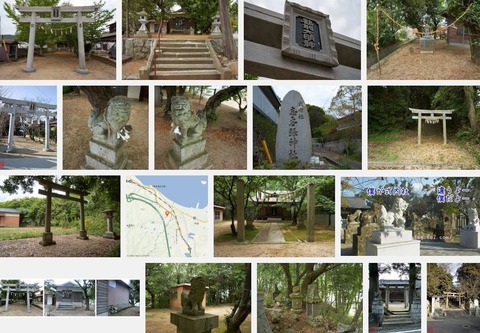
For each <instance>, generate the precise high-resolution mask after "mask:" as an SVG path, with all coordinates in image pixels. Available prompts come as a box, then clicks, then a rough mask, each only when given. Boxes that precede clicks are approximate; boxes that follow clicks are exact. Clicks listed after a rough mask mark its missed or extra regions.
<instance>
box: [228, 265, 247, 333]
mask: <svg viewBox="0 0 480 333" xmlns="http://www.w3.org/2000/svg"><path fill="white" fill-rule="evenodd" d="M244 265H245V279H244V283H243V289H242V293H241V297H240V298H239V299H237V300H236V302H235V305H234V307H233V310H232V312H230V314H229V315H227V316H226V317H225V320H226V322H227V333H241V331H240V325H241V324H242V323H243V322H244V321H245V319H246V318H247V316H248V315H249V314H250V312H251V296H250V295H251V289H252V287H251V283H252V275H251V270H252V267H251V266H252V264H250V263H245V264H244Z"/></svg>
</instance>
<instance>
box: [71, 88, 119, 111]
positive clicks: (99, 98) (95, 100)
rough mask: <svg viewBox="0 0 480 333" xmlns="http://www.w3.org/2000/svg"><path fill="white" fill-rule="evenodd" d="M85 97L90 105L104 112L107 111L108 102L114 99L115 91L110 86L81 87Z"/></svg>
mask: <svg viewBox="0 0 480 333" xmlns="http://www.w3.org/2000/svg"><path fill="white" fill-rule="evenodd" d="M78 88H79V89H80V90H81V91H82V92H83V93H84V94H85V95H87V98H88V101H89V102H90V105H92V106H93V107H94V108H96V109H98V110H100V111H102V112H104V111H105V110H106V109H107V106H108V101H109V100H110V98H112V97H113V89H112V87H109V86H79V87H78Z"/></svg>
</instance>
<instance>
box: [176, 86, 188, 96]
mask: <svg viewBox="0 0 480 333" xmlns="http://www.w3.org/2000/svg"><path fill="white" fill-rule="evenodd" d="M186 89H187V86H178V96H183V95H184V94H185V90H186Z"/></svg>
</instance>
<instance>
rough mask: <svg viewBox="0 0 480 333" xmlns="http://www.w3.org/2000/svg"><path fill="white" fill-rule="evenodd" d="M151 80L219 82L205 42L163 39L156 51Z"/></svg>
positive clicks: (218, 76)
mask: <svg viewBox="0 0 480 333" xmlns="http://www.w3.org/2000/svg"><path fill="white" fill-rule="evenodd" d="M155 57H156V59H155V61H153V62H152V68H151V72H150V77H149V78H150V80H155V73H156V79H157V80H219V79H220V78H221V74H220V72H219V71H218V70H217V69H216V68H215V65H214V60H213V58H212V54H211V53H210V51H209V48H208V46H207V45H206V42H205V41H204V40H171V39H163V40H161V41H160V46H157V49H156V50H155Z"/></svg>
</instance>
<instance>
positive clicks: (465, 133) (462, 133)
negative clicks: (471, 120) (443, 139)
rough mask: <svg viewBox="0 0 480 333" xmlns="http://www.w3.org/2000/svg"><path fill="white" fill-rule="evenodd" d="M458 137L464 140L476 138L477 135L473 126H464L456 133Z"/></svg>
mask: <svg viewBox="0 0 480 333" xmlns="http://www.w3.org/2000/svg"><path fill="white" fill-rule="evenodd" d="M455 136H456V137H457V139H459V140H462V141H471V140H474V139H475V135H474V134H473V132H472V129H471V128H463V129H461V130H459V131H458V132H457V133H455Z"/></svg>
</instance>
